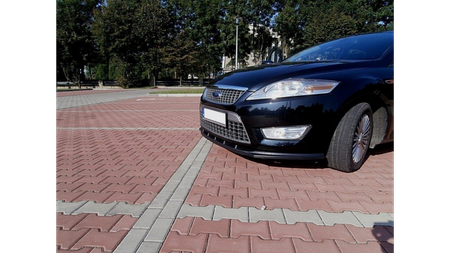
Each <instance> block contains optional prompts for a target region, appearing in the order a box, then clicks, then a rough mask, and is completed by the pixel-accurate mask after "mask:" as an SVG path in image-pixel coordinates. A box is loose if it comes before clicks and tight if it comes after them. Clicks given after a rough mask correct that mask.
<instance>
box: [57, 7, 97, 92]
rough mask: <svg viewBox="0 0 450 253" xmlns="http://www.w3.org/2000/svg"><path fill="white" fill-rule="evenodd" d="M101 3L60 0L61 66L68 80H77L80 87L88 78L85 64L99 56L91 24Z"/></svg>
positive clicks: (58, 36)
mask: <svg viewBox="0 0 450 253" xmlns="http://www.w3.org/2000/svg"><path fill="white" fill-rule="evenodd" d="M98 4H99V1H98V0H57V2H56V8H57V9H56V24H57V32H56V40H57V67H58V68H59V69H60V70H61V71H62V72H63V73H64V76H65V77H66V80H67V81H72V82H75V83H77V84H78V85H79V87H81V84H80V81H81V80H82V79H83V78H84V67H85V66H86V65H87V64H88V63H89V62H93V61H95V58H96V56H97V54H96V53H97V50H96V47H95V43H94V39H93V35H92V32H91V24H92V22H93V11H94V9H95V8H96V7H97V6H98Z"/></svg>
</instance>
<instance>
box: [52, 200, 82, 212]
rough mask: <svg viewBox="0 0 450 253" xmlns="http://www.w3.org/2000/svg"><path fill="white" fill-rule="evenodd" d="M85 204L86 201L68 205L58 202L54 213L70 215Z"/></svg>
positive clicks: (68, 203)
mask: <svg viewBox="0 0 450 253" xmlns="http://www.w3.org/2000/svg"><path fill="white" fill-rule="evenodd" d="M86 203H87V201H80V202H76V203H70V202H64V201H61V200H58V201H56V212H62V213H64V214H72V213H73V212H74V211H75V210H77V209H78V208H80V207H82V206H83V205H84V204H86Z"/></svg>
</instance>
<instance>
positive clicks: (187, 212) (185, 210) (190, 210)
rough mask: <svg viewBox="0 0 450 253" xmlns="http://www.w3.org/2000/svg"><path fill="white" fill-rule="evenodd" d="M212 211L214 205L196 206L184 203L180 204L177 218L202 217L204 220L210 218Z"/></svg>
mask: <svg viewBox="0 0 450 253" xmlns="http://www.w3.org/2000/svg"><path fill="white" fill-rule="evenodd" d="M213 213H214V206H206V207H198V206H191V205H188V204H184V205H182V206H181V209H180V212H179V213H178V216H177V218H180V219H182V218H184V217H187V216H190V217H202V218H203V219H205V220H212V219H213Z"/></svg>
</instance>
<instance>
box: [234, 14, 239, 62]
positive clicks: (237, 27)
mask: <svg viewBox="0 0 450 253" xmlns="http://www.w3.org/2000/svg"><path fill="white" fill-rule="evenodd" d="M238 31H239V18H236V65H235V69H238Z"/></svg>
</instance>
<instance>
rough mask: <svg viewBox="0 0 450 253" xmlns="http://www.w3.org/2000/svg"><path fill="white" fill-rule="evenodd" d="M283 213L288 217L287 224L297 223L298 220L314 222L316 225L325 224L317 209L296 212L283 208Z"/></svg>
mask: <svg viewBox="0 0 450 253" xmlns="http://www.w3.org/2000/svg"><path fill="white" fill-rule="evenodd" d="M283 213H284V216H285V217H286V223H287V224H295V223H297V222H312V223H314V224H316V225H324V223H323V221H322V219H321V218H320V216H319V214H318V213H317V211H316V210H309V211H306V212H302V211H300V212H294V211H291V210H289V209H283Z"/></svg>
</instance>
